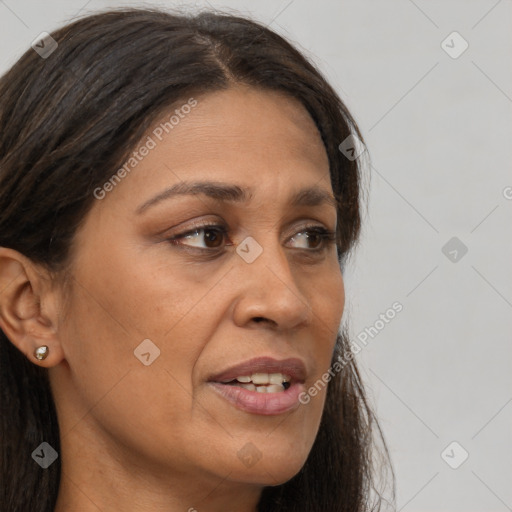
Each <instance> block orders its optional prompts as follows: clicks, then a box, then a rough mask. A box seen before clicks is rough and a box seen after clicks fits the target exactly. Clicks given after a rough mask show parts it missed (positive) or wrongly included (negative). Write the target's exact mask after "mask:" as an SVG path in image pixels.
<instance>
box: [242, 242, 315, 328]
mask: <svg viewBox="0 0 512 512" xmlns="http://www.w3.org/2000/svg"><path fill="white" fill-rule="evenodd" d="M259 242H262V243H259ZM244 244H246V245H244ZM260 251H261V253H260V254H259V255H258V253H259V252H260ZM251 253H252V254H251ZM256 255H257V256H256ZM254 256H256V257H255V259H254V260H252V258H253V257H254ZM235 258H237V261H236V268H235V269H234V275H233V276H232V278H233V279H234V280H235V282H236V283H237V286H236V292H237V299H236V303H235V307H234V312H233V315H234V321H235V323H236V324H237V325H238V326H240V327H246V326H247V325H248V324H249V323H251V322H253V323H259V322H261V320H262V319H263V320H266V321H267V322H270V323H271V324H272V326H273V327H274V328H276V329H278V330H290V329H298V328H300V327H304V326H307V325H309V324H310V323H311V321H312V318H313V311H312V309H311V305H310V300H309V298H308V296H307V295H306V294H305V293H304V291H303V289H302V286H306V280H305V279H303V280H302V282H297V273H298V271H299V270H298V269H297V270H296V271H295V272H294V269H293V268H290V264H289V261H288V258H287V256H286V249H285V248H283V247H282V246H281V245H280V243H279V242H278V241H277V240H272V236H267V237H265V239H264V240H263V239H261V238H259V239H258V242H256V241H255V240H254V239H252V238H249V240H248V241H247V239H246V240H245V241H244V242H242V243H241V244H240V245H239V246H238V248H237V254H236V255H235ZM251 260H252V261H251Z"/></svg>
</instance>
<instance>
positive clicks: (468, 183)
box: [0, 0, 512, 512]
mask: <svg viewBox="0 0 512 512" xmlns="http://www.w3.org/2000/svg"><path fill="white" fill-rule="evenodd" d="M121 5H143V4H141V3H140V2H122V3H121V2H115V1H99V0H98V1H95V0H91V1H89V2H87V3H86V2H85V0H48V1H46V2H38V1H35V0H33V1H28V0H23V1H18V2H15V1H14V0H0V72H3V71H4V70H6V69H7V68H8V67H9V66H10V65H12V64H13V63H14V62H15V60H16V59H17V58H18V57H19V56H20V55H21V54H22V52H23V51H24V50H25V49H27V48H28V47H29V46H30V44H31V42H32V41H33V40H34V39H35V38H36V37H37V36H38V35H39V34H40V33H41V32H43V31H48V32H50V31H51V30H53V29H55V28H56V27H57V26H59V25H60V24H61V23H63V22H66V21H68V20H70V19H71V18H73V17H74V16H76V15H77V14H80V15H82V14H87V13H90V12H93V11H95V10H97V9H100V8H105V7H109V6H121ZM148 5H165V6H178V5H186V6H188V7H189V8H190V9H193V8H194V6H198V7H199V6H207V5H208V4H207V3H206V2H172V1H161V2H153V3H152V4H148ZM210 5H213V6H215V7H221V8H222V7H227V8H228V9H236V10H239V11H240V12H242V13H245V14H249V15H251V16H253V17H254V18H256V19H258V20H260V21H263V22H265V23H266V24H269V25H270V26H271V28H273V29H274V30H276V31H278V32H279V33H281V34H283V35H285V36H286V37H288V38H289V39H291V40H292V41H294V42H295V43H296V44H298V45H299V46H300V47H301V48H302V49H303V50H304V51H305V52H306V54H307V55H309V56H310V57H311V58H313V59H314V61H315V62H316V63H317V64H318V66H319V67H320V68H321V70H322V71H323V72H324V73H325V74H326V75H327V77H328V79H330V81H331V82H332V83H333V85H334V86H335V87H336V88H337V90H338V92H339V93H340V95H341V96H342V98H343V99H344V100H345V101H346V103H347V105H348V106H349V108H350V109H351V110H352V112H353V113H354V115H355V117H356V119H357V121H358V122H359V124H360V126H361V129H362V132H363V136H364V137H365V138H366V143H367V147H368V150H369V154H370V156H371V159H372V165H373V167H372V170H371V179H370V180H367V183H368V184H369V186H370V194H369V209H368V213H367V214H366V215H365V219H364V222H365V227H364V231H363V237H362V241H361V245H360V246H359V249H358V250H357V252H356V254H355V259H353V260H352V263H351V265H350V267H349V268H348V269H347V273H346V276H345V283H346V289H347V305H346V313H345V315H344V321H347V320H348V317H350V322H349V326H350V328H351V331H352V334H353V336H354V337H356V336H357V335H358V334H359V333H361V332H362V331H364V330H365V328H368V327H370V326H373V325H374V324H375V322H376V321H377V320H378V319H379V314H381V313H385V311H386V310H387V309H388V308H390V307H391V305H392V304H393V303H394V302H395V301H399V302H400V303H401V304H402V305H403V311H402V312H400V313H399V314H397V315H396V317H395V318H394V319H393V320H392V321H390V322H389V323H388V324H386V325H385V327H384V328H382V329H380V330H379V332H378V334H377V335H376V336H375V337H373V338H369V342H368V344H367V346H366V347H364V348H363V349H362V350H361V351H360V352H359V354H358V355H357V358H358V360H359V362H360V364H361V366H362V368H363V375H364V378H365V380H366V382H367V385H368V389H369V393H370V396H371V399H372V401H373V403H374V404H375V407H376V409H377V412H378V415H379V417H380V419H381V423H382V427H383V430H384V433H385V435H386V438H387V441H388V443H389V446H390V449H391V453H392V457H393V462H394V467H395V471H396V475H397V486H398V497H397V509H398V510H401V511H405V512H418V511H436V512H437V511H453V512H455V511H461V512H462V511H464V512H469V511H496V512H501V511H505V510H512V486H511V485H510V483H511V482H512V480H511V477H512V450H511V445H512V431H511V419H512V403H511V402H512V386H511V382H512V377H511V375H512V371H511V370H512V357H511V355H512V350H511V347H510V334H511V330H512V329H511V315H510V313H511V308H512V286H511V281H512V280H511V265H510V262H511V261H512V259H511V252H512V250H511V249H512V247H511V246H512V244H511V237H510V228H506V226H507V224H508V225H510V219H511V209H512V200H511V199H507V197H506V196H508V197H509V198H510V197H512V189H511V188H508V189H507V187H512V176H511V173H510V163H511V149H510V148H511V145H512V139H511V136H512V116H511V110H512V109H511V106H512V80H511V78H512V67H511V66H510V57H511V55H512V52H511V49H512V2H511V1H510V0H499V1H496V0H472V1H468V0H466V1H426V0H415V1H412V0H386V1H380V2H377V1H371V0H359V1H346V0H342V1H337V2H336V1H319V2H312V1H307V0H291V1H290V0H282V1H259V2H255V1H252V2H251V1H250V0H245V1H234V0H231V1H228V0H224V1H215V0H211V2H210ZM453 31H457V32H459V33H460V35H461V36H462V37H463V38H464V39H465V40H466V41H467V43H468V44H469V47H468V49H467V50H466V51H465V52H464V53H462V54H461V55H460V56H459V57H458V58H456V59H454V58H452V57H450V56H449V55H448V54H447V53H446V52H445V51H444V50H443V48H442V47H441V43H442V41H443V40H445V39H446V38H447V36H448V35H449V34H451V33H452V32H453ZM446 44H448V45H449V46H452V47H453V48H452V51H456V50H457V49H459V48H461V46H460V43H459V42H457V40H456V39H453V37H452V38H449V39H448V40H447V43H446ZM367 154H368V153H367ZM454 236H455V237H457V238H458V239H459V240H460V241H461V242H462V243H463V244H464V245H465V246H467V248H468V252H467V254H465V255H464V256H463V257H460V254H461V253H460V252H459V253H458V254H457V257H458V260H457V261H455V262H453V261H450V259H448V257H446V256H445V255H444V254H443V252H442V250H441V249H442V247H443V246H444V245H445V243H446V242H447V241H448V240H449V239H451V238H452V237H454ZM507 262H508V263H507ZM452 441H456V442H457V443H459V445H460V447H462V448H459V447H458V446H457V447H456V448H455V449H454V450H453V451H452V450H451V449H449V450H448V451H447V452H445V458H444V459H443V457H442V456H441V454H442V452H443V451H444V449H445V448H446V447H447V446H448V445H449V444H450V443H451V442H452ZM462 449H464V450H466V451H467V452H468V453H469V458H468V459H467V460H466V461H465V462H464V463H463V464H462V465H460V466H459V467H458V468H457V469H452V468H451V467H449V465H448V464H447V463H446V462H445V460H449V461H450V462H451V463H452V465H456V464H457V462H460V460H461V459H460V457H461V454H462V453H463V452H462ZM326 512H328V511H326Z"/></svg>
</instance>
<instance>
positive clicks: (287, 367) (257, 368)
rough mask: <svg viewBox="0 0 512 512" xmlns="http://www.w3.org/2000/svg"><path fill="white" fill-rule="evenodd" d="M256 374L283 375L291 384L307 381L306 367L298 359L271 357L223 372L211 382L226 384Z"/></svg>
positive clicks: (257, 359) (246, 362)
mask: <svg viewBox="0 0 512 512" xmlns="http://www.w3.org/2000/svg"><path fill="white" fill-rule="evenodd" d="M254 373H268V374H271V373H282V374H284V375H288V376H289V377H290V382H291V383H292V384H293V383H295V382H300V383H303V382H304V381H305V379H306V367H305V365H304V363H303V362H302V361H301V360H300V359H298V358H295V357H293V358H289V359H282V360H280V361H279V360H277V359H273V358H271V357H257V358H255V359H250V360H249V361H245V362H243V363H241V364H238V365H236V366H232V367H230V368H228V369H227V370H224V371H222V372H221V373H218V374H216V375H214V376H212V377H211V378H210V379H208V380H209V381H210V382H220V383H225V382H229V381H232V380H235V379H236V378H237V377H239V376H240V375H253V374H254Z"/></svg>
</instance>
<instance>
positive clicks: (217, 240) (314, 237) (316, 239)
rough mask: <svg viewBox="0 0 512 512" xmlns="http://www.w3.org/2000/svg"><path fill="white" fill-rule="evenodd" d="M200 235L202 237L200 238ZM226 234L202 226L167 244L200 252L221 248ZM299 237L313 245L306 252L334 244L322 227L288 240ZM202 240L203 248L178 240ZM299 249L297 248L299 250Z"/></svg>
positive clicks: (330, 233)
mask: <svg viewBox="0 0 512 512" xmlns="http://www.w3.org/2000/svg"><path fill="white" fill-rule="evenodd" d="M201 234H202V236H201ZM227 235H228V232H227V230H226V228H225V227H224V226H221V225H204V226H198V227H197V228H195V229H193V230H191V231H187V232H185V233H181V234H179V235H176V236H174V237H172V238H170V239H169V242H170V243H171V244H173V245H178V246H179V245H185V246H187V247H194V248H197V249H200V250H207V249H217V248H219V247H221V246H222V242H223V240H224V239H225V238H226V237H227ZM299 237H301V239H302V240H305V241H306V243H313V245H314V247H313V248H308V247H305V248H304V249H305V250H307V251H322V250H325V249H327V247H328V246H329V245H330V244H332V243H335V241H336V233H334V232H333V231H330V230H328V229H325V228H324V227H322V226H307V227H305V228H304V229H302V230H301V231H299V232H297V233H296V234H295V235H293V236H292V237H291V238H290V240H296V239H298V238H299ZM201 238H203V239H204V242H203V244H205V245H203V246H201V245H197V244H192V245H190V244H183V243H182V242H180V240H185V239H186V240H190V241H194V242H198V241H200V240H201ZM231 245H232V244H231ZM300 248H301V247H299V249H300Z"/></svg>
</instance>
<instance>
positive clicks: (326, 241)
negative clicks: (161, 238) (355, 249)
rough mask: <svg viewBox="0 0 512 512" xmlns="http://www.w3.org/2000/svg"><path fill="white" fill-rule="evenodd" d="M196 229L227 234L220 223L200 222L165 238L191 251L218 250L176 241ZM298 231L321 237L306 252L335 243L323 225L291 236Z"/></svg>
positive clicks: (331, 234)
mask: <svg viewBox="0 0 512 512" xmlns="http://www.w3.org/2000/svg"><path fill="white" fill-rule="evenodd" d="M197 231H216V232H217V233H219V234H221V235H222V236H223V237H226V236H227V235H228V230H227V229H226V227H225V226H223V225H221V224H200V225H198V226H194V228H193V229H191V230H188V231H186V232H184V233H179V234H177V235H174V236H173V237H171V238H168V239H166V240H167V241H168V242H170V243H171V244H172V245H175V246H180V247H181V248H184V249H185V250H190V251H192V252H194V251H199V252H203V253H206V252H209V253H214V252H219V251H218V248H215V249H213V248H211V249H208V248H204V247H193V246H189V245H186V244H180V243H179V242H178V240H180V239H182V238H185V237H186V236H188V235H193V234H194V233H196V232H197ZM300 233H308V234H311V233H313V234H315V235H318V236H320V238H321V246H320V248H318V249H303V250H304V251H306V252H308V253H317V254H320V253H323V252H324V251H326V250H327V249H328V248H329V246H330V245H332V244H334V243H336V233H335V232H334V231H331V230H329V229H326V228H324V227H323V226H318V225H307V226H304V227H303V228H302V229H301V230H300V231H297V233H296V234H295V235H293V236H296V235H297V234H300ZM292 238H293V237H292Z"/></svg>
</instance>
